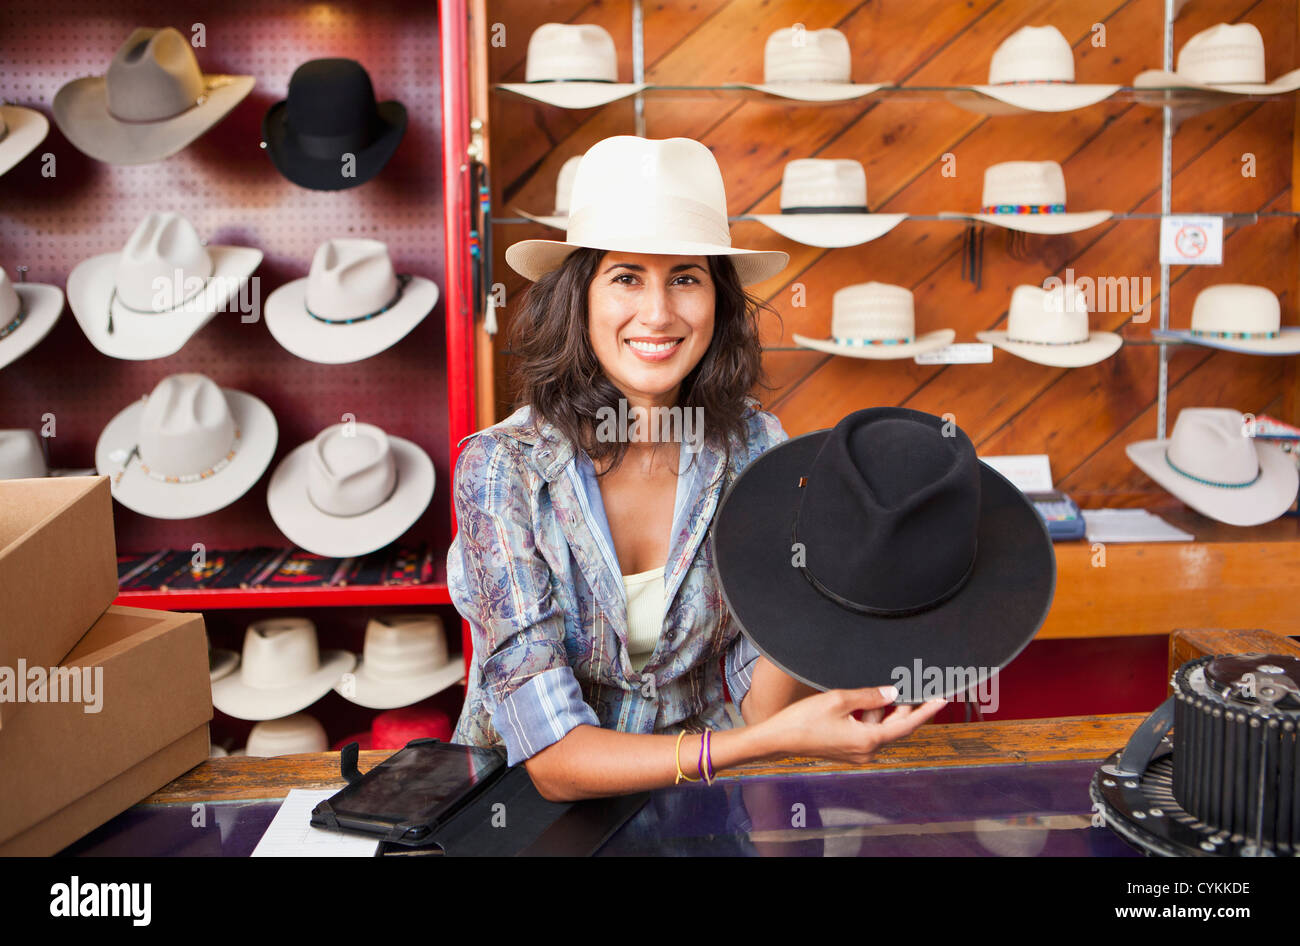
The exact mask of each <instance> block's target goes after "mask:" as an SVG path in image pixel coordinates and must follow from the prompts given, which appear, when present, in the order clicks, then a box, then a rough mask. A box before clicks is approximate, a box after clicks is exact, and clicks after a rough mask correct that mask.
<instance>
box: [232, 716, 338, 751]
mask: <svg viewBox="0 0 1300 946" xmlns="http://www.w3.org/2000/svg"><path fill="white" fill-rule="evenodd" d="M328 748H329V740H328V739H327V738H326V737H325V727H324V726H322V725H321V724H320V722H319V721H318V720H317V719H316V718H315V717H314V716H308V715H307V714H306V713H294V714H293V715H292V716H285V717H282V718H280V719H264V720H262V721H261V722H259V723H257V724H256V725H255V726H254V727H253V728H252V729H251V730H250V731H249V733H248V745H246V746H245V747H244V755H247V756H253V757H254V758H259V757H260V758H269V757H271V756H278V755H303V754H304V753H308V752H324V751H326V750H327V749H328Z"/></svg>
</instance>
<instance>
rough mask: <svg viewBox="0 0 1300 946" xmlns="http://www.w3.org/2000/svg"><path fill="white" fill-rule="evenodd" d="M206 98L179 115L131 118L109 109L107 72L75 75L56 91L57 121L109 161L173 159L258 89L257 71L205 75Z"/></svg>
mask: <svg viewBox="0 0 1300 946" xmlns="http://www.w3.org/2000/svg"><path fill="white" fill-rule="evenodd" d="M203 79H204V82H205V83H206V84H207V92H206V97H205V98H204V99H203V101H202V102H201V103H200V104H198V105H195V106H194V107H192V108H189V109H186V110H185V111H183V112H181V113H180V114H179V115H174V116H172V117H171V118H165V119H163V120H162V121H156V122H134V121H132V122H126V121H121V120H120V119H117V118H114V117H113V115H112V114H110V113H109V111H108V84H107V82H106V81H105V79H104V77H103V76H87V77H86V78H84V79H74V80H72V81H71V82H69V83H67V84H66V85H64V86H63V87H62V88H61V89H59V91H58V92H57V93H55V96H54V104H53V108H52V110H53V112H54V121H55V123H56V124H58V126H59V130H60V131H62V132H63V134H64V135H65V136H66V137H67V139H68V140H69V141H70V142H72V144H73V146H74V147H76V149H77V150H78V151H80V152H81V153H83V154H87V155H90V157H92V158H94V159H95V160H97V161H104V162H106V163H108V164H149V163H151V162H153V161H161V160H162V159H163V158H170V157H171V156H172V155H174V154H176V152H178V151H180V150H181V149H183V148H185V147H186V146H188V145H189V144H190V143H191V142H193V141H194V140H195V139H196V138H198V137H199V136H200V135H202V134H203V133H204V132H206V131H207V130H208V129H209V128H211V127H212V126H213V125H215V124H216V123H217V122H219V121H221V119H223V118H225V117H226V115H228V114H229V113H230V111H231V110H232V109H233V108H234V107H235V106H236V105H238V104H239V103H240V102H242V101H243V100H244V98H245V97H247V95H248V93H250V92H252V91H253V85H254V82H255V80H254V78H253V77H252V76H226V75H205V76H204V77H203Z"/></svg>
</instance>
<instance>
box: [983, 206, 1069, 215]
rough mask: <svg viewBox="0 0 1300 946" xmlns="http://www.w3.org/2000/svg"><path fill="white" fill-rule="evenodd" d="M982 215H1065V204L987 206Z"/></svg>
mask: <svg viewBox="0 0 1300 946" xmlns="http://www.w3.org/2000/svg"><path fill="white" fill-rule="evenodd" d="M980 213H982V214H1063V213H1065V204H985V205H984V206H983V207H981V208H980Z"/></svg>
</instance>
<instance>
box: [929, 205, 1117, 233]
mask: <svg viewBox="0 0 1300 946" xmlns="http://www.w3.org/2000/svg"><path fill="white" fill-rule="evenodd" d="M939 216H940V217H942V218H944V219H950V220H971V221H975V222H977V223H987V224H991V225H993V226H995V227H1001V228H1003V229H1004V230H1018V231H1020V232H1021V233H1037V234H1042V235H1045V236H1056V235H1059V234H1062V233H1078V232H1079V231H1081V230H1089V229H1091V228H1092V227H1095V226H1098V225H1100V224H1103V223H1105V222H1106V221H1107V220H1109V219H1110V218H1111V217H1112V216H1114V214H1113V212H1112V211H1109V210H1084V211H1080V212H1077V213H1060V214H971V213H962V212H961V211H952V210H945V211H942V212H941V213H940V214H939Z"/></svg>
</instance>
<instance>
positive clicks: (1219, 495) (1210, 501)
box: [1124, 407, 1300, 526]
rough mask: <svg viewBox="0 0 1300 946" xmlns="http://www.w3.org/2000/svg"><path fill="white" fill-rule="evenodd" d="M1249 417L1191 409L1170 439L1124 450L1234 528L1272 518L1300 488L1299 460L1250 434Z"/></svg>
mask: <svg viewBox="0 0 1300 946" xmlns="http://www.w3.org/2000/svg"><path fill="white" fill-rule="evenodd" d="M1248 433H1249V431H1248V428H1247V425H1246V418H1245V417H1244V416H1243V415H1242V414H1240V413H1239V412H1237V411H1234V410H1229V409H1225V408H1220V407H1189V408H1185V409H1183V410H1182V411H1181V412H1179V414H1178V419H1177V420H1176V421H1175V422H1174V430H1173V433H1172V434H1171V435H1170V437H1169V439H1168V440H1143V441H1141V442H1139V443H1131V444H1129V445H1128V446H1127V447H1125V448H1124V449H1125V452H1127V453H1128V457H1129V459H1130V460H1132V461H1133V462H1134V463H1135V464H1136V465H1137V466H1138V467H1139V468H1140V469H1141V470H1142V472H1143V473H1145V474H1146V475H1147V476H1149V477H1151V478H1152V479H1153V480H1155V481H1156V482H1157V483H1159V484H1160V485H1161V486H1163V487H1164V488H1165V489H1166V490H1168V491H1169V492H1171V493H1173V494H1174V495H1175V496H1176V497H1178V498H1179V499H1181V500H1182V501H1183V502H1185V503H1186V504H1187V505H1189V506H1191V507H1192V508H1193V509H1195V510H1197V511H1198V512H1200V513H1203V514H1204V515H1206V516H1209V517H1210V518H1211V519H1216V520H1218V521H1219V522H1226V523H1228V524H1229V525H1233V526H1254V525H1259V524H1261V523H1264V522H1271V521H1273V520H1274V519H1276V518H1277V517H1278V516H1280V515H1282V513H1284V512H1286V511H1287V509H1289V508H1290V506H1291V504H1292V503H1293V502H1294V501H1295V498H1296V490H1297V488H1298V487H1300V472H1298V471H1297V470H1296V465H1295V461H1294V460H1293V459H1291V457H1290V456H1289V455H1288V454H1286V453H1284V452H1283V451H1282V449H1281V448H1280V447H1278V446H1275V445H1273V444H1269V443H1265V442H1263V441H1260V440H1256V439H1255V438H1253V437H1250V436H1248Z"/></svg>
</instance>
